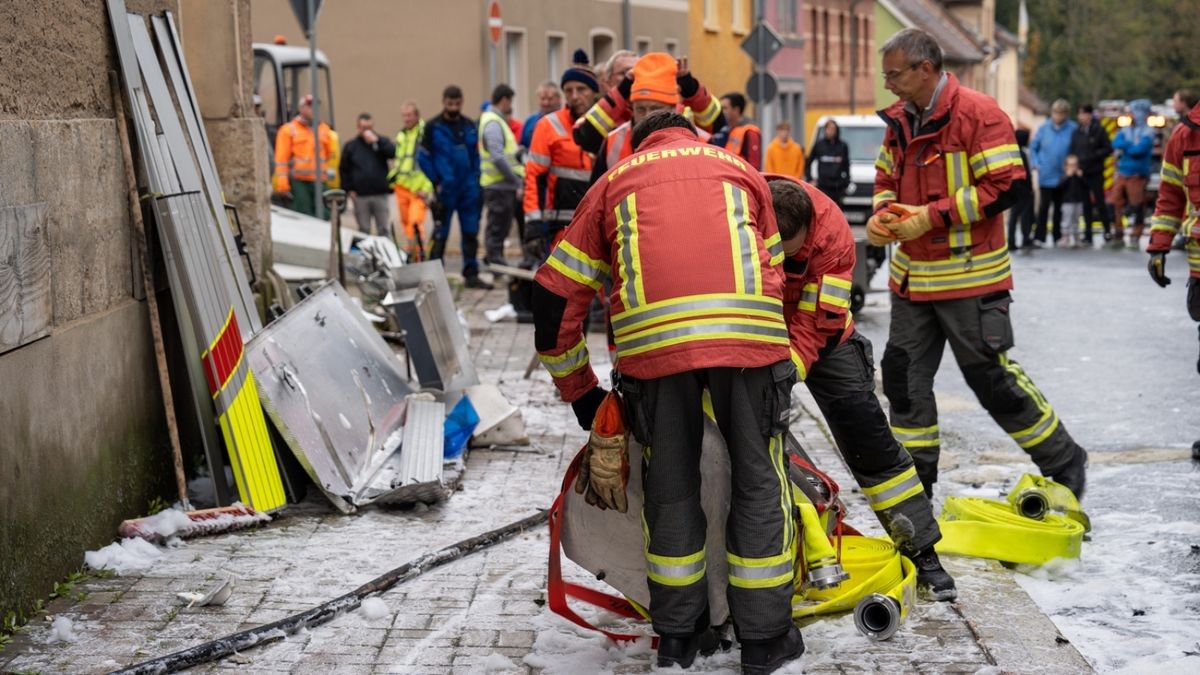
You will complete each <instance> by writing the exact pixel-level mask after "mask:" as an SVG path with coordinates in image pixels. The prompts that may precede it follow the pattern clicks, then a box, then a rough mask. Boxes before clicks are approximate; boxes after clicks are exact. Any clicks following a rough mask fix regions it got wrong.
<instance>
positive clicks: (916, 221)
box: [887, 204, 933, 241]
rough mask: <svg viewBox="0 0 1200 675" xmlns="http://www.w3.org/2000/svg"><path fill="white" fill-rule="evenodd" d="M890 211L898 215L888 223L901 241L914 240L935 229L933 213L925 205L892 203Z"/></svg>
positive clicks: (889, 207) (889, 227)
mask: <svg viewBox="0 0 1200 675" xmlns="http://www.w3.org/2000/svg"><path fill="white" fill-rule="evenodd" d="M888 211H890V212H892V213H893V214H895V215H896V216H897V217H896V218H895V219H894V220H892V221H891V222H890V223H888V224H887V227H888V229H889V230H891V231H892V232H893V233H894V234H895V235H896V238H897V239H899V240H900V241H912V240H913V239H916V238H918V237H920V236H921V235H923V234H925V233H926V232H928V231H930V230H932V229H933V214H931V213H929V207H928V206H925V205H921V206H910V205H908V204H891V205H889V206H888Z"/></svg>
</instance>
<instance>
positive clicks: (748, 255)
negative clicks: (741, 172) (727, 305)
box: [729, 185, 758, 295]
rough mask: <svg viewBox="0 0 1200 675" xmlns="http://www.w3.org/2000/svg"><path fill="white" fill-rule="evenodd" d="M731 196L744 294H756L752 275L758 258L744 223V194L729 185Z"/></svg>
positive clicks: (746, 223)
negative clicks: (740, 255) (740, 251)
mask: <svg viewBox="0 0 1200 675" xmlns="http://www.w3.org/2000/svg"><path fill="white" fill-rule="evenodd" d="M729 187H730V190H729V191H730V193H731V194H732V195H733V223H731V225H733V226H734V227H735V228H737V237H738V245H739V246H740V247H741V250H742V278H743V279H744V282H745V289H746V293H748V294H750V295H757V294H758V287H757V286H755V285H754V273H755V272H757V271H758V256H757V255H754V254H755V253H757V251H756V250H755V246H754V242H755V239H754V235H753V234H752V233H751V232H750V224H749V223H748V222H747V221H746V192H745V191H744V190H742V189H741V188H739V187H738V186H736V185H730V186H729Z"/></svg>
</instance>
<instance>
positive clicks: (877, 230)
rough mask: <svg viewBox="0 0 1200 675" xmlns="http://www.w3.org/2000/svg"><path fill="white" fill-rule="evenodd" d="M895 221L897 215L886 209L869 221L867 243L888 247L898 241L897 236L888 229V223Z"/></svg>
mask: <svg viewBox="0 0 1200 675" xmlns="http://www.w3.org/2000/svg"><path fill="white" fill-rule="evenodd" d="M895 219H896V216H895V214H893V213H891V212H890V211H888V210H886V209H885V210H883V211H880V212H879V213H877V214H875V215H873V216H871V217H870V218H869V219H867V241H869V242H871V245H872V246H887V245H888V244H890V243H892V242H893V241H896V235H895V234H892V231H891V230H890V229H888V223H890V222H892V221H893V220H895Z"/></svg>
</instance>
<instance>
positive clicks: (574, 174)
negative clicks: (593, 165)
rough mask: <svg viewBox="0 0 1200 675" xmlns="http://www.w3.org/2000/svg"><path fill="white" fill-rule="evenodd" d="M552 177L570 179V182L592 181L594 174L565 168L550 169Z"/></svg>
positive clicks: (553, 167)
mask: <svg viewBox="0 0 1200 675" xmlns="http://www.w3.org/2000/svg"><path fill="white" fill-rule="evenodd" d="M550 175H552V176H559V177H560V178H569V179H570V180H581V181H589V180H591V179H592V172H591V171H588V170H586V169H568V168H566V167H563V166H552V167H550Z"/></svg>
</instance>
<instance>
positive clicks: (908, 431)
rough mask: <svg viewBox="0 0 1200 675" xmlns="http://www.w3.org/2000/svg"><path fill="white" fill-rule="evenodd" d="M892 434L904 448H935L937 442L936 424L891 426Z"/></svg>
mask: <svg viewBox="0 0 1200 675" xmlns="http://www.w3.org/2000/svg"><path fill="white" fill-rule="evenodd" d="M892 435H893V436H895V437H896V440H898V441H900V445H903V446H904V447H906V448H936V447H937V446H938V444H939V442H940V441H939V434H938V426H937V425H936V424H934V425H932V426H928V427H892Z"/></svg>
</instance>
